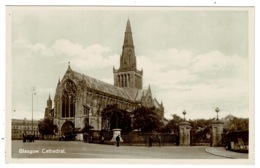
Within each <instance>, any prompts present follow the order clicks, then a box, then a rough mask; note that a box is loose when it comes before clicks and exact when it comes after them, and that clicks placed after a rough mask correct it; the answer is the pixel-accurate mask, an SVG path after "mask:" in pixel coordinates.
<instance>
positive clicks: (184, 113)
mask: <svg viewBox="0 0 260 168" xmlns="http://www.w3.org/2000/svg"><path fill="white" fill-rule="evenodd" d="M182 114H183V115H184V121H185V115H186V114H187V113H186V111H185V110H184V111H183V112H182Z"/></svg>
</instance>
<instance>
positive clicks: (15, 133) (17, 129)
mask: <svg viewBox="0 0 260 168" xmlns="http://www.w3.org/2000/svg"><path fill="white" fill-rule="evenodd" d="M38 123H39V121H37V120H34V121H33V130H32V120H27V119H26V118H25V119H23V120H22V119H12V139H22V138H23V134H24V133H25V134H34V135H35V137H36V138H37V137H39V136H40V133H39V131H38Z"/></svg>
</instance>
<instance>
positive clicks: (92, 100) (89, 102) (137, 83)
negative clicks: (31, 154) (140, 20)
mask: <svg viewBox="0 0 260 168" xmlns="http://www.w3.org/2000/svg"><path fill="white" fill-rule="evenodd" d="M136 65H137V63H136V55H135V48H134V43H133V37H132V31H131V26H130V21H129V20H128V21H127V25H126V30H125V38H124V42H123V50H122V55H121V57H120V67H119V69H115V68H113V73H114V85H111V84H108V83H105V82H102V81H100V80H98V79H95V78H92V77H89V76H87V75H84V74H82V73H79V72H76V71H74V70H72V68H71V67H70V64H69V65H68V69H67V71H66V72H65V74H64V76H63V78H62V80H61V81H60V80H59V81H58V84H57V87H56V93H55V97H54V108H52V103H51V98H50V96H49V99H48V100H47V107H46V109H45V117H49V118H52V119H53V123H54V125H57V127H58V134H59V135H62V134H63V133H64V131H65V130H68V129H77V130H80V129H83V128H84V127H85V125H86V123H87V124H88V125H91V126H92V127H93V130H102V129H103V127H104V123H102V117H101V112H102V110H103V109H104V108H106V107H107V106H108V105H114V104H117V107H118V108H120V109H124V110H126V111H128V112H132V111H133V110H135V109H136V108H137V107H141V106H144V107H148V108H150V107H151V108H152V107H153V108H155V111H156V112H157V113H158V116H159V117H160V119H161V120H163V119H164V107H163V103H162V102H161V103H159V102H158V101H157V100H156V98H154V97H153V94H152V90H151V88H150V85H149V87H148V88H147V89H143V70H141V71H140V70H137V66H136Z"/></svg>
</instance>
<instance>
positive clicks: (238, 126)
mask: <svg viewBox="0 0 260 168" xmlns="http://www.w3.org/2000/svg"><path fill="white" fill-rule="evenodd" d="M224 120H225V123H224V130H225V131H226V132H229V131H244V130H248V128H249V119H248V118H238V117H235V116H230V115H229V116H227V117H225V118H224Z"/></svg>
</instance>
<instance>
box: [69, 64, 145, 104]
mask: <svg viewBox="0 0 260 168" xmlns="http://www.w3.org/2000/svg"><path fill="white" fill-rule="evenodd" d="M70 70H71V69H70ZM71 71H72V72H73V75H74V77H75V78H77V79H79V80H84V82H85V84H86V86H87V87H88V88H90V89H94V90H97V91H100V92H103V93H107V94H110V95H114V96H118V97H121V98H124V99H127V100H131V101H139V100H141V98H140V96H139V94H138V93H143V91H144V90H140V89H136V88H122V87H118V86H114V85H111V84H108V83H105V82H103V81H100V80H98V79H95V78H92V77H90V76H87V75H84V74H81V73H79V72H76V71H74V70H71ZM136 95H138V96H136Z"/></svg>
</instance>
